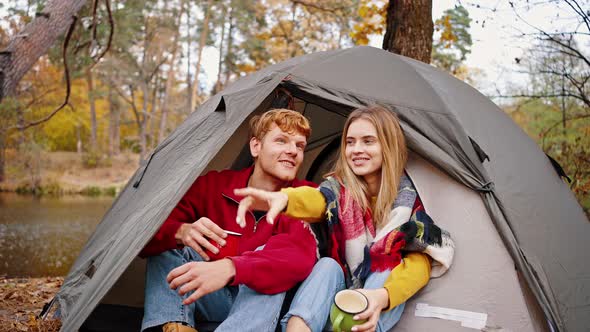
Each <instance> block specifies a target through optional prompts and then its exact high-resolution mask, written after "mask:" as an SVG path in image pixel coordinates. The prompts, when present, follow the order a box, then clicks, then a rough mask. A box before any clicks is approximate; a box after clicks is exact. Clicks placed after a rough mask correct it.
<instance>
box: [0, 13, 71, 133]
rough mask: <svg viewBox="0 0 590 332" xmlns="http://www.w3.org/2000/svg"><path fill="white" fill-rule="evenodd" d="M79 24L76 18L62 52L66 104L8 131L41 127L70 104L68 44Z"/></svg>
mask: <svg viewBox="0 0 590 332" xmlns="http://www.w3.org/2000/svg"><path fill="white" fill-rule="evenodd" d="M77 22H78V17H77V16H74V20H73V21H72V23H71V24H70V28H69V29H68V33H67V34H66V39H65V40H64V46H63V50H62V57H63V62H64V76H65V78H66V97H65V99H64V102H63V103H62V104H61V105H60V106H59V107H57V108H56V109H54V110H53V111H52V112H51V113H49V114H47V115H46V116H45V117H43V118H41V119H38V120H35V121H32V122H29V123H26V124H24V125H16V126H12V127H9V128H8V129H7V130H13V129H18V130H25V129H27V128H30V127H33V126H36V125H39V124H41V123H43V122H46V121H48V120H49V119H51V118H52V117H53V116H54V115H56V114H57V112H59V111H60V110H62V109H63V108H64V107H66V105H68V104H69V101H70V93H71V89H72V87H71V82H70V70H69V67H68V58H67V51H68V44H69V43H70V39H71V38H72V33H73V32H74V29H75V27H76V23H77Z"/></svg>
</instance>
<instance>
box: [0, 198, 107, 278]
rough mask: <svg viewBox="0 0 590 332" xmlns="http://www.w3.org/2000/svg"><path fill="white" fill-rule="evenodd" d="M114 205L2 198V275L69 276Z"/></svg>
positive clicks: (87, 200) (97, 201)
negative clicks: (85, 246)
mask: <svg viewBox="0 0 590 332" xmlns="http://www.w3.org/2000/svg"><path fill="white" fill-rule="evenodd" d="M112 202H113V198H112V197H98V198H97V197H84V196H63V197H40V198H39V197H34V196H28V195H26V196H23V195H17V194H12V193H0V276H1V275H4V276H7V277H41V276H63V275H66V274H67V272H68V270H69V268H70V267H71V265H72V264H73V263H74V260H75V259H76V257H77V256H78V253H79V252H80V250H81V249H82V247H83V246H84V244H85V243H86V240H87V239H88V238H89V237H90V235H91V234H92V232H93V231H94V228H95V227H96V225H97V224H98V223H99V222H100V220H101V218H102V216H103V215H104V214H105V213H106V211H107V210H108V208H109V207H110V206H111V204H112Z"/></svg>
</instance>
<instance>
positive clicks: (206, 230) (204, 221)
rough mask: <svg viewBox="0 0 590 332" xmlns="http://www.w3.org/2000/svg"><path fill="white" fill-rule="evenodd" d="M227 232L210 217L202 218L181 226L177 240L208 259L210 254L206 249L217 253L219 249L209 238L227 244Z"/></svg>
mask: <svg viewBox="0 0 590 332" xmlns="http://www.w3.org/2000/svg"><path fill="white" fill-rule="evenodd" d="M226 237H227V234H226V233H225V232H224V231H223V229H221V227H219V226H218V225H217V224H216V223H214V222H213V221H211V220H210V219H209V218H205V217H203V218H200V219H199V220H197V221H195V222H194V223H192V224H184V225H182V226H180V228H179V229H178V231H177V232H176V234H175V238H176V242H177V243H179V244H183V245H185V246H188V247H191V248H193V249H194V250H195V251H196V252H197V253H198V254H199V255H201V257H202V258H203V259H204V260H206V261H208V260H209V256H208V255H207V254H206V252H205V249H208V250H210V251H211V252H213V253H215V254H217V253H218V252H219V249H218V248H216V247H215V246H214V245H213V244H211V242H209V240H208V239H212V240H213V241H215V242H217V243H219V245H220V246H222V247H223V246H225V240H224V239H225V238H226Z"/></svg>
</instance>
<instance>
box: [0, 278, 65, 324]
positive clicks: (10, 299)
mask: <svg viewBox="0 0 590 332" xmlns="http://www.w3.org/2000/svg"><path fill="white" fill-rule="evenodd" d="M62 283H63V277H44V278H13V279H10V278H5V277H1V276H0V332H8V331H22V332H54V331H59V328H60V326H61V324H60V322H59V320H57V319H52V318H51V317H50V315H49V316H47V319H45V320H43V319H40V318H37V316H38V315H39V314H40V313H41V310H42V309H43V305H45V304H46V303H49V301H51V299H52V298H53V297H54V296H55V294H56V293H57V291H58V290H59V288H60V287H61V285H62Z"/></svg>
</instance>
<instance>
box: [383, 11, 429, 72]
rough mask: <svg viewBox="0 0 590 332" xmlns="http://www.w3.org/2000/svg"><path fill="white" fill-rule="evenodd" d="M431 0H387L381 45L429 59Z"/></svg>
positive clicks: (416, 57) (393, 50)
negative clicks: (385, 23) (385, 27)
mask: <svg viewBox="0 0 590 332" xmlns="http://www.w3.org/2000/svg"><path fill="white" fill-rule="evenodd" d="M433 32H434V24H433V23H432V0H389V7H388V8H387V29H386V31H385V36H384V37H383V49H384V50H387V51H389V52H393V53H396V54H400V55H403V56H407V57H410V58H413V59H416V60H419V61H422V62H425V63H430V54H431V53H432V33H433Z"/></svg>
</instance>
